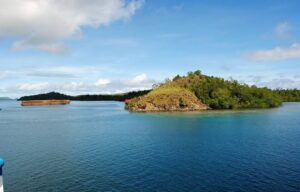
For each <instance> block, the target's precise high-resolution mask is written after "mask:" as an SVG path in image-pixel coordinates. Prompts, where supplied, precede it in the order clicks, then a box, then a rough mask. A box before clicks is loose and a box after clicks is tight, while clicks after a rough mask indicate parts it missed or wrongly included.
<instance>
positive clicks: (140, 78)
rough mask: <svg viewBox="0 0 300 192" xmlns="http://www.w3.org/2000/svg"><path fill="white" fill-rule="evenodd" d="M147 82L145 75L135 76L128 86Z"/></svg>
mask: <svg viewBox="0 0 300 192" xmlns="http://www.w3.org/2000/svg"><path fill="white" fill-rule="evenodd" d="M147 80H148V77H147V75H146V74H145V73H143V74H140V75H137V76H135V77H134V78H133V79H131V80H130V81H129V83H130V84H140V83H143V82H145V81H147Z"/></svg>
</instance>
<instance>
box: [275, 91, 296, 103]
mask: <svg viewBox="0 0 300 192" xmlns="http://www.w3.org/2000/svg"><path fill="white" fill-rule="evenodd" d="M275 93H277V94H278V95H280V97H281V98H282V100H283V101H284V102H300V90H298V89H277V90H275Z"/></svg>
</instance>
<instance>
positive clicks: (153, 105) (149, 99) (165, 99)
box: [127, 84, 206, 111]
mask: <svg viewBox="0 0 300 192" xmlns="http://www.w3.org/2000/svg"><path fill="white" fill-rule="evenodd" d="M127 108H128V109H129V110H132V111H139V110H141V111H164V110H165V111H189V110H190V111H193V110H200V109H206V106H205V105H203V104H202V103H201V102H200V101H199V100H198V98H197V97H196V96H195V95H194V94H193V93H192V92H191V91H189V90H188V89H185V88H182V87H179V86H174V85H171V84H165V85H163V86H160V87H158V88H155V89H153V90H152V91H151V92H150V93H148V94H147V95H145V96H142V97H138V98H135V99H133V100H132V101H131V102H130V104H129V105H128V106H127Z"/></svg>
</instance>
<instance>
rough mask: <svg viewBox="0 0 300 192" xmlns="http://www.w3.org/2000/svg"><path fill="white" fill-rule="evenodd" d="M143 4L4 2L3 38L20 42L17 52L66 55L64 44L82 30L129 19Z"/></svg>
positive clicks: (0, 7)
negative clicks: (29, 49)
mask: <svg viewBox="0 0 300 192" xmlns="http://www.w3.org/2000/svg"><path fill="white" fill-rule="evenodd" d="M143 2H144V1H143V0H130V1H126V0H85V1H83V0H64V1H62V0H1V1H0V38H1V37H2V38H3V37H11V38H15V39H17V40H16V41H15V42H14V44H13V48H14V49H26V48H36V49H40V50H44V51H47V52H52V53H62V52H65V51H66V47H65V45H64V40H66V39H69V38H76V37H79V36H80V35H81V31H82V28H83V27H95V28H97V27H100V26H102V25H107V24H109V23H111V22H114V21H117V20H124V19H125V20H126V19H129V18H130V17H131V16H132V15H134V13H135V12H136V10H138V9H139V8H140V7H141V6H142V4H143Z"/></svg>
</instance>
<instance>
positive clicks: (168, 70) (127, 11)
mask: <svg viewBox="0 0 300 192" xmlns="http://www.w3.org/2000/svg"><path fill="white" fill-rule="evenodd" d="M299 10H300V2H299V1H297V0H290V1H283V0H280V1H279V0H277V1H276V0H265V1H260V0H257V1H255V0H252V1H246V0H242V1H233V0H227V1H218V0H202V1H200V0H189V1H184V0H181V1H180V0H135V1H133V0H126V1H123V0H87V1H81V0H69V1H66V3H61V1H56V0H43V1H34V0H1V2H0V96H11V97H19V96H22V95H28V94H36V93H41V92H48V91H60V92H63V93H68V94H73V95H76V94H83V93H117V92H124V91H131V90H137V89H146V88H150V87H151V85H152V84H153V83H156V82H161V81H163V80H164V79H165V78H172V77H173V76H175V75H176V74H181V75H183V74H186V72H188V71H193V70H197V69H200V70H202V72H203V73H205V74H208V75H215V76H220V77H223V78H230V77H232V78H234V79H237V80H239V81H241V82H244V83H248V84H256V85H258V86H268V87H270V88H300V64H299V61H300V23H299V20H300V13H299Z"/></svg>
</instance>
